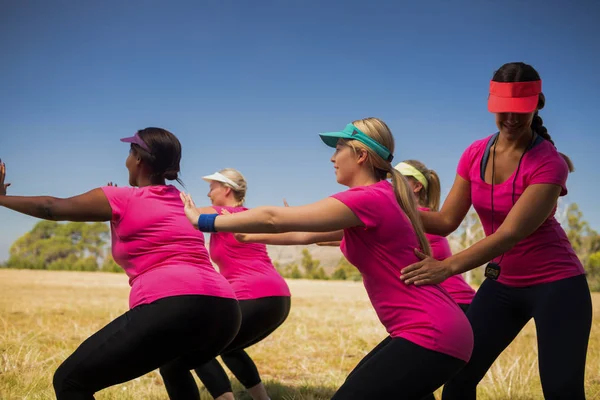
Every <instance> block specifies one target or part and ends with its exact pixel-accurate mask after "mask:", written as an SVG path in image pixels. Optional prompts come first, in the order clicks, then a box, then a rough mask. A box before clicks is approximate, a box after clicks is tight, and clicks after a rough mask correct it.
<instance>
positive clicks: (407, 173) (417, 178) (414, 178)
mask: <svg viewBox="0 0 600 400" xmlns="http://www.w3.org/2000/svg"><path fill="white" fill-rule="evenodd" d="M394 168H395V169H397V170H398V171H399V172H400V173H401V174H402V175H403V176H404V177H406V179H407V180H408V183H409V185H410V187H411V189H412V192H413V194H414V197H415V200H416V201H417V203H418V208H419V210H420V211H433V212H435V211H439V208H440V198H441V188H440V178H439V177H438V175H437V173H436V172H435V171H434V170H432V169H429V168H427V167H426V166H425V164H423V163H422V162H420V161H417V160H406V161H402V162H401V163H398V165H396V166H395V167H394ZM426 236H427V240H428V241H429V244H430V245H431V256H432V257H433V258H434V259H436V260H440V261H442V260H445V259H446V258H448V257H450V256H452V251H451V250H450V244H449V243H448V239H446V237H444V236H439V235H433V234H426ZM441 286H442V287H443V288H444V289H446V291H447V292H448V294H450V296H452V298H453V299H454V301H456V303H458V305H459V306H460V308H462V310H463V311H465V312H466V311H467V309H468V308H469V304H471V301H472V300H473V297H475V290H473V288H472V287H471V286H469V284H468V283H467V282H466V281H465V279H464V278H463V277H462V275H460V274H458V275H453V276H451V277H449V278H448V279H446V280H445V281H443V282H442V283H441Z"/></svg>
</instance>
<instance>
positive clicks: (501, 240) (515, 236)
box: [494, 228, 524, 252]
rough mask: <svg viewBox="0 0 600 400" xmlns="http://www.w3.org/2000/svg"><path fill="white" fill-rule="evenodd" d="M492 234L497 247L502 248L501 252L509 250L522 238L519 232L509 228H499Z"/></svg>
mask: <svg viewBox="0 0 600 400" xmlns="http://www.w3.org/2000/svg"><path fill="white" fill-rule="evenodd" d="M494 236H496V238H497V246H498V248H500V249H502V251H503V252H506V251H509V250H510V249H512V248H513V247H515V246H516V245H517V243H519V242H520V241H521V240H522V239H524V237H523V235H522V233H521V232H519V231H518V230H516V229H511V228H504V229H502V228H500V229H498V230H497V231H496V232H495V233H494Z"/></svg>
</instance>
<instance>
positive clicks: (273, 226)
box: [263, 207, 283, 233]
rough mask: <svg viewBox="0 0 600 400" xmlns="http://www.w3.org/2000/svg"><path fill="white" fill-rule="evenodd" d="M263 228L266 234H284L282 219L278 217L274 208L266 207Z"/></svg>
mask: <svg viewBox="0 0 600 400" xmlns="http://www.w3.org/2000/svg"><path fill="white" fill-rule="evenodd" d="M264 213H265V216H264V218H263V228H264V232H266V233H282V232H283V230H282V226H281V225H282V224H281V218H279V216H278V215H277V212H276V211H275V208H274V207H265V209H264Z"/></svg>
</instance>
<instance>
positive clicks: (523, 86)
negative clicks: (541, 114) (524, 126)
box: [488, 81, 542, 113]
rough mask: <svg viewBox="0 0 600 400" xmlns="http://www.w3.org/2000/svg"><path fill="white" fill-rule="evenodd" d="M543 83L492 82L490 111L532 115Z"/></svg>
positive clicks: (489, 102) (489, 99)
mask: <svg viewBox="0 0 600 400" xmlns="http://www.w3.org/2000/svg"><path fill="white" fill-rule="evenodd" d="M540 93H542V81H531V82H495V81H491V82H490V96H489V97H488V110H489V111H490V112H493V113H505V112H513V113H530V112H534V111H535V109H536V108H537V105H538V100H539V95H540Z"/></svg>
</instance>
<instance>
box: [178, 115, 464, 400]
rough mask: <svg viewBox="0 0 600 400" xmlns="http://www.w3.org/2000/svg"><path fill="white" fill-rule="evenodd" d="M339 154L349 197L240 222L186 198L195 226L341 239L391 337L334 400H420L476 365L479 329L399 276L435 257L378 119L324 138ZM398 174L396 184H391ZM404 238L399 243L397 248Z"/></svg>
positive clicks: (248, 214)
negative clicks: (469, 365)
mask: <svg viewBox="0 0 600 400" xmlns="http://www.w3.org/2000/svg"><path fill="white" fill-rule="evenodd" d="M320 136H321V139H322V140H323V141H324V142H325V144H327V145H328V146H330V147H334V148H335V153H334V154H333V156H332V157H331V162H332V163H333V167H334V171H335V176H336V180H337V182H338V183H340V184H342V185H345V186H347V187H348V188H349V189H348V190H346V191H343V192H340V193H337V194H334V195H332V196H330V197H328V198H325V199H323V200H321V201H318V202H316V203H313V204H309V205H305V206H298V207H257V208H255V209H252V210H248V211H244V212H240V213H236V214H234V215H218V214H216V213H214V214H212V215H211V214H202V213H199V212H198V211H197V210H196V207H195V206H194V203H193V201H192V199H191V198H190V197H189V196H187V195H185V194H184V195H182V200H183V202H184V205H185V211H186V214H187V216H188V219H189V220H190V222H191V223H192V224H193V225H194V226H195V227H198V228H199V229H200V230H201V231H204V232H240V233H255V234H260V235H238V237H239V238H240V239H241V240H243V241H250V242H262V243H271V244H280V245H281V244H283V245H285V244H309V243H317V242H328V241H338V240H341V241H342V243H341V250H342V252H343V253H344V255H345V256H346V258H347V259H348V260H349V261H350V262H351V263H352V264H353V265H354V266H356V268H357V269H358V270H359V271H360V272H361V274H362V277H363V283H364V285H365V288H366V291H367V294H368V295H369V298H370V300H371V303H372V305H373V307H374V309H375V311H376V313H377V315H378V317H379V319H380V321H381V323H382V324H383V325H384V326H385V328H386V330H387V332H388V333H389V336H388V337H387V338H386V339H384V340H383V341H382V342H381V343H380V344H379V345H378V346H377V347H376V348H375V349H374V350H373V351H371V352H370V353H369V354H368V355H367V356H366V357H365V358H363V360H362V361H361V362H360V363H359V364H358V365H357V366H356V367H355V369H354V370H353V371H352V373H351V374H350V375H349V376H348V378H347V379H346V381H345V382H344V384H343V385H342V386H341V387H340V388H339V390H338V391H337V392H336V393H335V395H334V396H333V399H335V400H345V399H353V400H360V399H389V398H402V399H404V400H410V399H412V400H421V399H422V398H423V397H425V396H430V395H431V393H432V392H434V391H435V390H436V389H437V388H438V387H440V386H442V385H443V384H444V383H445V382H446V381H447V380H448V379H449V378H450V377H452V376H453V375H455V374H456V373H457V372H458V371H459V370H460V369H461V368H462V367H463V366H464V365H465V364H466V362H467V361H468V360H469V358H470V356H471V351H472V347H473V337H472V331H471V327H470V325H469V322H468V320H467V318H466V317H465V315H464V313H463V312H462V311H461V309H460V308H459V307H458V305H457V304H456V303H455V302H454V300H452V298H451V297H450V296H449V295H448V293H447V292H446V291H445V290H443V289H442V288H441V287H440V286H438V285H429V286H422V287H416V286H412V285H411V286H409V285H405V284H404V283H403V282H402V281H401V280H400V279H398V276H399V274H400V270H401V269H402V268H404V266H407V265H409V264H411V263H414V262H417V261H418V258H417V256H416V254H415V252H414V249H416V248H419V249H421V251H423V252H425V253H427V254H429V253H430V249H429V243H428V242H427V238H426V237H425V233H424V231H423V228H422V226H421V222H420V218H419V215H418V210H417V206H416V203H415V200H414V197H413V194H412V189H411V187H410V186H409V184H408V182H407V181H406V179H405V178H404V177H403V176H402V175H401V174H400V172H398V171H397V170H395V169H394V168H393V167H392V164H391V161H392V158H393V152H394V138H393V136H392V133H391V132H390V130H389V128H388V127H387V125H386V124H385V123H384V122H383V121H381V120H379V119H377V118H366V119H361V120H357V121H354V122H353V123H352V124H348V125H347V126H346V128H345V129H344V130H342V131H339V132H330V133H322V134H320ZM388 173H391V174H392V181H393V183H390V182H389V181H388V180H386V176H387V174H388ZM399 238H401V240H399Z"/></svg>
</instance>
